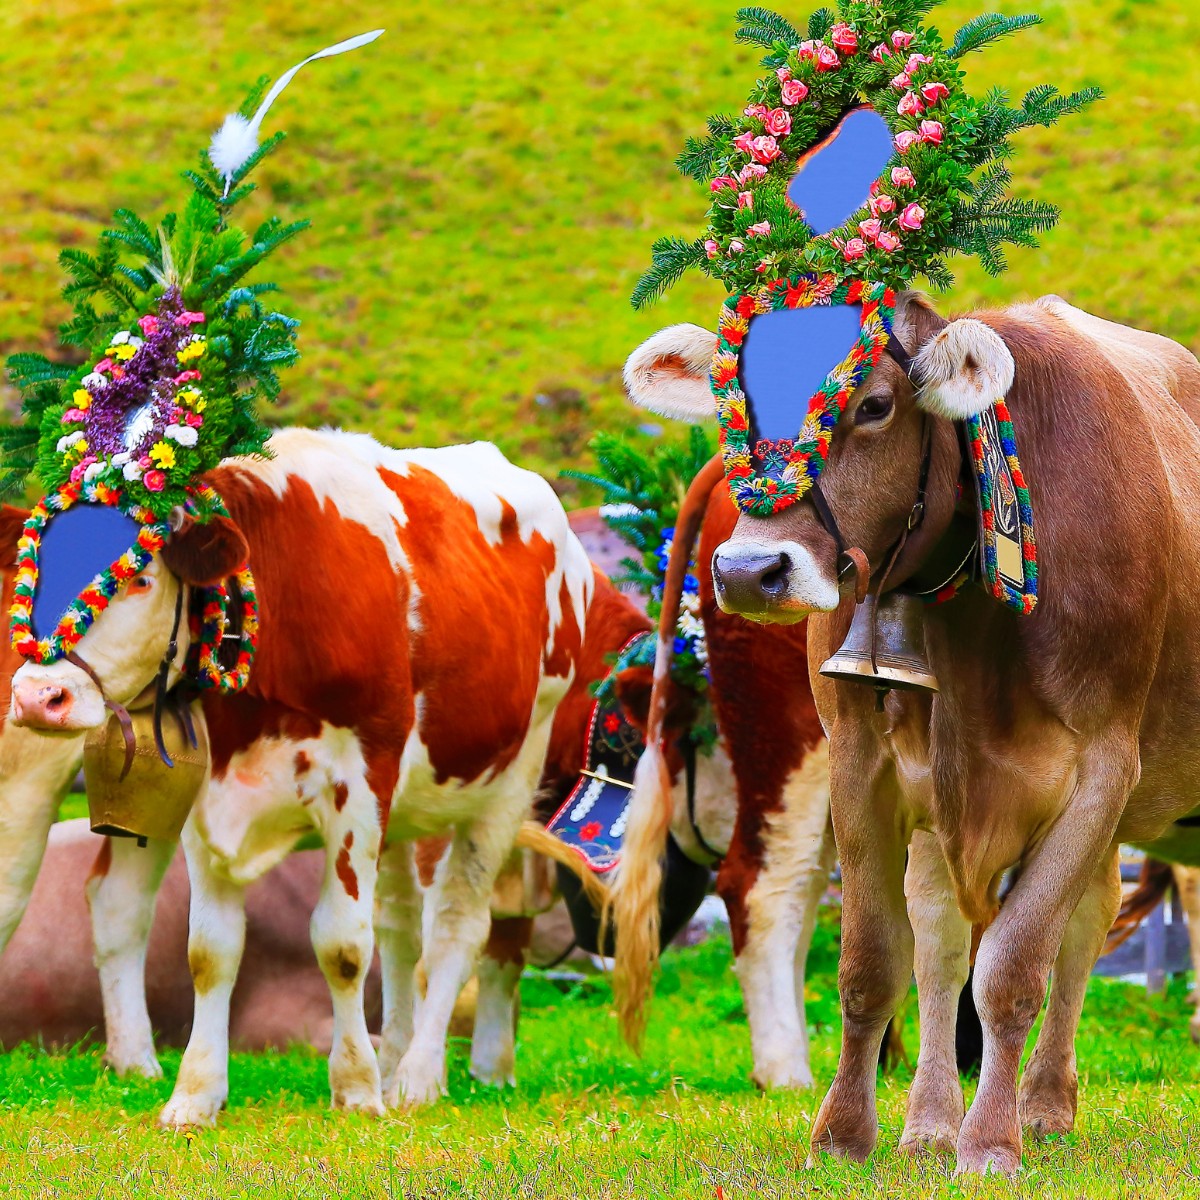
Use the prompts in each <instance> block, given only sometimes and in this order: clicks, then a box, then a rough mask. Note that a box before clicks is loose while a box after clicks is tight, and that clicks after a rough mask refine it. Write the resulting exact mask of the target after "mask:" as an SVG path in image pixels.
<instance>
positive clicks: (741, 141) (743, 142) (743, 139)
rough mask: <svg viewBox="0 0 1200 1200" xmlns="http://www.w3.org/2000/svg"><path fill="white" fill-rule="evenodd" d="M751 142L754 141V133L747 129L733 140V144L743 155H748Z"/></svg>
mask: <svg viewBox="0 0 1200 1200" xmlns="http://www.w3.org/2000/svg"><path fill="white" fill-rule="evenodd" d="M753 141H754V132H753V130H750V129H747V130H746V132H745V133H739V134H738V135H737V137H735V138H734V139H733V144H734V145H735V146H736V147H737V148H738V149H739V150H740V151H741V152H742V153H743V154H749V153H750V146H751V144H752V143H753Z"/></svg>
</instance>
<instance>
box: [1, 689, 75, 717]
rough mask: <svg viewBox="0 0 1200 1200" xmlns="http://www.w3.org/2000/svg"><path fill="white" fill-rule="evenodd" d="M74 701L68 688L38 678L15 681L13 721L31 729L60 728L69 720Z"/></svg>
mask: <svg viewBox="0 0 1200 1200" xmlns="http://www.w3.org/2000/svg"><path fill="white" fill-rule="evenodd" d="M74 705H75V697H74V696H73V695H72V694H71V692H70V691H69V689H67V688H64V687H59V686H58V685H57V684H45V683H43V684H39V683H38V682H37V681H36V680H27V681H23V682H21V683H14V685H13V697H12V715H13V724H14V725H21V726H25V727H26V728H31V729H59V728H61V727H62V726H63V725H65V724H66V721H67V718H68V717H69V716H70V715H71V709H72V708H73V707H74Z"/></svg>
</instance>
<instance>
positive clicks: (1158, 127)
mask: <svg viewBox="0 0 1200 1200" xmlns="http://www.w3.org/2000/svg"><path fill="white" fill-rule="evenodd" d="M737 4H738V0H652V2H650V3H646V2H645V0H606V2H605V3H604V4H599V3H594V4H583V3H578V2H576V3H566V2H563V0H509V2H508V3H504V4H495V3H489V2H484V0H456V2H455V3H450V4H421V5H415V6H414V5H410V4H398V3H381V4H375V5H372V6H370V7H369V8H368V9H364V10H362V11H361V13H360V15H355V12H354V11H353V10H352V9H350V8H347V6H346V5H344V4H341V3H335V2H334V0H307V2H306V3H305V4H297V3H294V2H284V0H263V2H262V3H255V4H253V5H250V4H238V5H215V4H207V5H192V6H186V7H183V8H171V9H170V10H169V13H170V15H169V16H168V15H167V11H168V10H162V11H159V10H157V9H154V8H153V7H150V8H148V7H146V6H145V5H140V4H132V3H119V2H115V0H109V2H101V0H55V3H54V4H43V5H34V4H16V3H11V4H6V5H4V6H3V8H2V10H0V37H2V38H3V45H4V50H3V65H4V89H5V96H6V102H5V103H4V105H3V106H2V108H0V122H2V124H0V138H2V141H3V145H4V147H5V170H4V171H3V172H2V173H0V238H2V240H3V246H4V251H3V257H4V271H3V274H2V276H0V351H3V352H8V351H11V350H14V349H17V348H30V347H42V348H52V347H53V345H54V338H53V336H52V334H53V330H54V328H55V325H56V323H57V322H58V321H59V320H60V319H62V317H63V316H64V315H65V310H64V308H63V306H62V304H61V302H60V301H59V300H58V298H57V293H58V288H59V286H60V284H61V278H60V275H59V271H58V268H57V266H56V264H55V254H56V253H57V250H58V248H59V247H60V246H62V245H65V244H78V243H84V244H90V243H91V242H92V241H93V239H94V237H95V234H96V232H97V231H98V230H99V229H100V228H101V227H102V222H104V221H105V219H106V218H107V216H108V214H109V213H110V212H111V210H112V209H113V208H114V207H116V206H117V205H131V206H133V207H135V208H137V209H139V211H142V212H144V213H146V214H147V215H152V214H156V213H158V212H161V211H163V210H164V208H166V207H168V206H170V205H172V204H175V203H177V202H178V201H179V199H180V197H181V196H182V194H183V193H182V188H181V185H180V183H179V181H178V180H177V178H176V173H177V171H178V170H179V169H181V168H182V167H183V166H184V165H187V164H188V163H190V162H191V159H192V156H193V155H194V154H195V153H196V151H197V150H198V148H199V147H200V146H202V145H204V144H205V143H206V140H207V138H208V135H209V134H210V133H211V131H212V130H213V129H214V128H215V127H216V125H217V124H218V122H219V120H220V119H221V117H222V115H223V114H224V113H225V112H226V111H227V110H228V109H229V108H230V107H232V106H233V105H234V104H235V103H236V102H237V101H238V100H240V98H241V95H242V88H243V85H244V84H245V83H247V82H249V81H250V80H252V79H254V78H255V77H256V76H257V75H258V74H259V73H260V72H261V73H276V72H278V71H280V70H282V69H283V68H284V67H286V66H288V65H290V64H291V63H292V62H294V61H298V60H299V59H300V58H302V57H303V56H304V55H306V54H308V53H309V52H311V51H312V50H313V49H316V48H317V47H319V46H322V45H325V44H327V43H328V42H330V41H332V40H334V39H335V38H337V37H340V36H344V35H348V34H351V33H356V32H359V30H360V29H361V28H364V27H367V26H370V25H374V24H380V25H385V26H387V28H388V34H387V36H386V38H384V39H383V40H382V41H380V42H378V43H376V44H375V45H374V46H372V47H370V48H369V49H367V50H365V51H360V52H358V53H356V54H355V55H353V56H351V57H347V58H344V59H337V60H333V61H330V62H325V63H317V64H314V65H313V66H311V67H308V68H305V71H304V72H303V73H302V74H301V76H300V77H299V79H298V81H297V82H296V83H295V84H294V85H293V88H292V90H290V91H289V92H288V93H287V94H286V95H285V96H284V98H283V100H282V101H281V102H280V104H279V106H278V108H277V109H276V110H275V111H274V112H273V113H272V114H271V117H270V119H269V122H268V124H269V125H270V127H271V128H275V127H277V126H285V127H286V128H287V129H288V130H289V131H290V133H291V135H292V142H291V144H290V145H289V146H288V147H287V148H285V150H284V151H283V152H282V153H281V154H279V155H277V156H276V157H275V158H274V159H273V160H272V162H271V163H270V164H269V165H268V168H267V170H266V171H265V172H264V176H263V182H264V185H265V187H264V197H263V202H262V204H260V206H259V212H260V213H261V212H265V211H267V205H268V204H269V206H270V209H271V210H275V211H279V212H280V213H281V214H282V215H283V216H284V217H294V216H297V215H306V216H311V217H312V218H313V220H314V228H313V229H312V230H311V231H310V232H308V233H307V234H305V235H304V236H303V238H302V239H301V240H300V241H298V242H297V243H296V244H294V245H293V246H291V247H288V248H287V249H286V250H285V251H284V252H283V253H282V254H281V256H280V259H279V263H278V265H277V266H272V268H271V270H272V271H273V272H274V273H275V275H276V276H277V278H278V280H279V281H280V282H281V283H282V284H283V285H284V287H285V290H286V302H287V305H288V306H289V311H293V312H294V313H295V314H296V315H298V316H300V317H302V318H303V321H304V329H303V332H302V335H301V340H302V346H303V348H304V359H303V361H302V363H301V365H300V366H299V367H298V368H296V369H295V370H294V371H293V372H292V373H291V375H290V377H289V379H288V382H287V389H286V402H285V403H284V404H283V406H282V407H281V409H280V412H279V417H280V419H281V420H283V421H287V422H301V423H323V422H332V423H336V424H341V425H345V426H348V427H351V428H355V429H364V430H368V431H370V432H372V433H375V434H377V435H379V436H380V437H382V438H385V439H387V440H389V441H392V442H394V443H397V444H416V443H435V442H444V441H448V440H452V439H463V438H477V437H481V438H490V439H494V440H496V441H497V442H498V443H499V444H500V445H501V447H502V448H503V449H504V450H505V451H506V452H508V453H509V454H511V455H513V456H514V457H516V458H517V459H518V460H519V461H521V462H523V463H525V464H527V465H530V466H533V467H536V468H539V469H541V470H543V471H545V472H547V473H550V474H556V473H557V471H558V470H559V469H560V468H561V467H563V466H565V465H568V464H571V463H578V462H579V461H581V458H583V457H584V456H585V446H586V441H587V438H588V436H589V435H590V433H591V431H592V430H593V429H594V428H596V427H601V426H602V427H605V428H612V429H621V428H634V427H636V426H637V425H638V424H639V422H640V420H641V418H640V417H639V416H638V415H637V414H635V413H634V412H633V411H632V410H631V409H630V408H629V407H628V406H627V404H626V402H625V401H624V399H623V396H622V392H621V387H620V368H621V365H622V363H623V362H624V359H625V357H626V355H627V354H628V353H629V352H630V350H632V349H633V347H634V346H636V345H637V344H638V343H639V342H640V341H641V340H642V339H643V338H645V337H646V336H647V335H649V334H650V333H652V332H654V331H655V330H657V329H658V328H660V327H661V326H662V325H664V324H667V323H669V322H673V321H680V320H692V321H698V322H701V323H704V324H712V323H713V321H714V318H715V314H716V309H717V306H718V304H719V302H720V300H721V298H722V297H721V295H720V294H719V292H718V290H717V289H716V285H714V284H712V283H711V282H708V281H706V280H703V279H701V278H696V279H691V280H689V281H687V282H685V283H684V284H683V285H681V286H680V287H678V288H677V289H676V290H675V292H674V293H673V295H672V296H671V298H670V299H669V300H668V301H667V302H666V303H664V304H661V305H660V306H658V307H657V308H655V309H651V310H650V311H647V312H643V313H634V312H633V311H632V310H631V309H630V308H629V305H628V303H627V297H628V295H629V292H630V290H631V288H632V286H633V283H634V281H635V280H636V278H637V276H638V275H639V274H640V272H641V270H642V269H643V268H644V267H645V265H646V263H647V261H648V256H649V247H650V243H651V242H652V241H653V239H654V238H655V237H657V236H659V235H663V234H682V235H686V236H688V237H694V236H695V235H696V234H697V233H698V232H699V230H700V227H701V222H702V220H703V216H704V209H705V203H706V201H705V197H704V194H703V192H702V190H701V189H700V188H698V187H697V186H696V185H694V184H692V183H690V182H688V181H686V180H684V179H683V178H682V177H681V176H679V175H678V174H677V173H676V172H675V171H674V169H673V167H672V161H673V159H674V157H675V155H676V153H677V152H678V151H679V149H680V148H681V146H682V143H683V139H684V138H685V136H687V135H688V134H692V133H697V132H700V131H701V129H702V125H703V121H704V118H705V117H706V116H707V115H708V114H709V113H710V112H715V111H728V110H730V109H734V108H736V107H739V106H740V105H741V104H742V103H743V101H744V98H745V95H746V93H747V91H748V89H749V84H750V81H751V80H752V79H753V77H754V73H755V69H756V67H755V63H756V51H755V50H754V49H753V48H750V47H745V46H737V45H735V44H734V42H733V39H732V34H733V29H734V18H733V14H734V10H735V9H736V8H737ZM780 7H781V8H783V9H784V10H786V11H787V12H788V13H789V14H791V15H793V16H796V15H801V16H802V15H803V14H804V13H805V12H806V11H807V10H808V9H809V8H810V7H815V5H809V4H800V5H798V6H797V5H796V4H790V5H788V4H783V5H780ZM986 8H1000V9H1002V10H1003V11H1005V12H1021V11H1025V10H1030V9H1032V10H1035V11H1037V12H1039V13H1040V14H1041V15H1042V16H1043V17H1044V19H1045V25H1044V26H1043V27H1042V28H1041V29H1038V30H1034V31H1032V32H1029V33H1025V34H1022V35H1021V36H1020V37H1018V38H1013V39H1010V40H1009V41H1007V42H1004V43H1001V44H1000V45H998V46H996V47H994V48H993V49H991V50H989V51H988V52H987V53H986V54H985V55H975V56H972V58H971V59H970V60H969V66H970V69H971V78H972V80H973V82H972V87H973V88H975V89H977V90H979V91H982V90H984V89H985V88H986V87H988V86H990V85H992V84H995V83H1003V84H1004V85H1006V86H1008V87H1009V88H1010V89H1011V90H1012V91H1013V93H1014V94H1016V95H1018V96H1019V95H1021V94H1023V91H1024V90H1025V89H1026V88H1028V87H1029V86H1031V85H1033V84H1036V83H1040V82H1043V81H1052V82H1054V83H1056V84H1059V85H1060V86H1062V87H1064V88H1071V87H1077V86H1080V85H1083V84H1092V83H1096V84H1100V85H1102V86H1104V87H1105V88H1106V89H1107V91H1108V93H1109V97H1110V98H1109V99H1108V100H1106V101H1105V102H1104V103H1103V104H1101V105H1099V106H1097V107H1096V108H1095V109H1094V110H1093V111H1092V112H1090V113H1088V114H1086V115H1085V116H1083V117H1078V118H1072V119H1071V120H1070V121H1069V122H1065V123H1064V124H1063V125H1061V126H1059V127H1058V128H1057V129H1054V130H1050V131H1045V132H1043V131H1037V132H1035V133H1032V134H1025V135H1022V141H1021V148H1020V153H1019V155H1018V157H1017V160H1016V170H1017V175H1018V185H1019V190H1020V191H1022V192H1024V193H1026V194H1032V195H1037V196H1039V197H1042V198H1044V199H1047V200H1050V201H1053V202H1055V203H1057V204H1059V205H1061V206H1062V207H1063V208H1064V210H1065V215H1064V219H1063V223H1062V225H1061V227H1060V228H1059V229H1058V230H1057V231H1056V232H1055V233H1053V234H1051V235H1050V236H1049V237H1048V238H1047V239H1046V241H1045V245H1044V248H1043V249H1042V250H1040V251H1037V252H1030V251H1019V252H1015V253H1014V256H1013V270H1012V271H1011V272H1010V274H1009V275H1008V276H1007V277H1006V278H1004V279H1002V280H1000V281H999V282H995V281H991V280H988V279H986V278H985V277H984V276H982V274H981V272H979V271H978V270H976V269H973V268H971V269H967V270H965V271H964V272H963V274H962V276H961V280H960V284H959V286H958V287H957V288H956V289H955V291H954V292H953V294H952V295H951V296H950V297H949V298H948V299H947V300H946V301H945V303H946V305H947V306H948V307H952V308H956V309H963V308H967V307H969V306H972V305H974V304H976V303H978V302H980V301H1008V300H1012V299H1016V298H1019V297H1023V296H1032V295H1037V294H1040V293H1042V292H1046V291H1057V292H1060V293H1062V294H1064V295H1066V296H1067V297H1068V298H1070V299H1072V300H1073V301H1075V302H1077V303H1079V304H1081V305H1083V306H1085V307H1088V308H1091V309H1094V310H1098V311H1099V312H1101V313H1103V314H1105V315H1108V316H1111V317H1113V318H1116V319H1118V320H1121V321H1126V322H1129V323H1132V324H1137V325H1143V326H1146V327H1151V328H1154V329H1156V330H1159V331H1160V332H1163V333H1168V334H1170V335H1172V336H1174V337H1176V338H1178V339H1180V340H1181V341H1183V342H1185V343H1187V344H1188V345H1190V346H1191V347H1192V348H1193V349H1200V307H1198V306H1197V305H1196V304H1195V303H1194V295H1195V291H1194V286H1193V280H1194V276H1195V274H1196V270H1197V266H1198V265H1200V239H1197V238H1196V237H1194V236H1193V234H1192V231H1191V227H1190V226H1191V219H1192V215H1193V214H1194V212H1195V197H1196V195H1197V194H1198V193H1200V113H1198V101H1197V95H1198V94H1200V56H1197V55H1196V54H1195V53H1193V51H1192V48H1193V47H1195V46H1196V45H1197V44H1198V42H1200V6H1197V5H1195V4H1194V3H1192V0H1154V2H1151V0H1038V2H1037V3H1033V2H1032V0H1024V2H1023V3H1022V2H1017V3H1012V2H1010V0H989V3H988V4H987V5H983V4H981V3H980V0H951V2H950V3H947V4H945V5H944V6H943V7H942V8H941V9H939V10H938V14H937V16H936V20H937V22H938V24H939V26H940V27H942V28H943V29H944V30H945V31H946V32H948V33H949V32H952V31H953V29H954V28H956V27H957V26H958V25H959V24H960V23H961V22H962V21H964V20H965V19H966V18H968V17H969V16H972V15H974V14H975V13H977V12H980V11H984V10H985V9H986ZM255 215H257V214H255ZM539 397H540V399H539ZM10 400H11V395H10Z"/></svg>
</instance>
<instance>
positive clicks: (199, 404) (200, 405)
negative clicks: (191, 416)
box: [192, 400, 208, 413]
mask: <svg viewBox="0 0 1200 1200" xmlns="http://www.w3.org/2000/svg"><path fill="white" fill-rule="evenodd" d="M207 407H208V401H207V400H197V401H196V403H195V404H193V405H192V408H193V410H194V411H195V412H198V413H202V412H203V411H204V410H205V409H206V408H207Z"/></svg>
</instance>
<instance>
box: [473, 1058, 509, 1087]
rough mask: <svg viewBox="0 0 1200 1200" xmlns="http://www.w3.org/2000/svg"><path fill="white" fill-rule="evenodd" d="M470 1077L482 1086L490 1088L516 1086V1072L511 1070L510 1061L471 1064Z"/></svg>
mask: <svg viewBox="0 0 1200 1200" xmlns="http://www.w3.org/2000/svg"><path fill="white" fill-rule="evenodd" d="M471 1078H472V1079H474V1080H476V1081H477V1082H479V1083H482V1084H483V1085H484V1087H492V1088H510V1087H516V1086H517V1076H516V1072H515V1071H514V1070H513V1066H512V1064H511V1063H509V1064H507V1065H505V1064H504V1063H498V1064H495V1065H492V1064H480V1065H479V1066H476V1065H475V1064H474V1063H472V1064H471Z"/></svg>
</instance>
